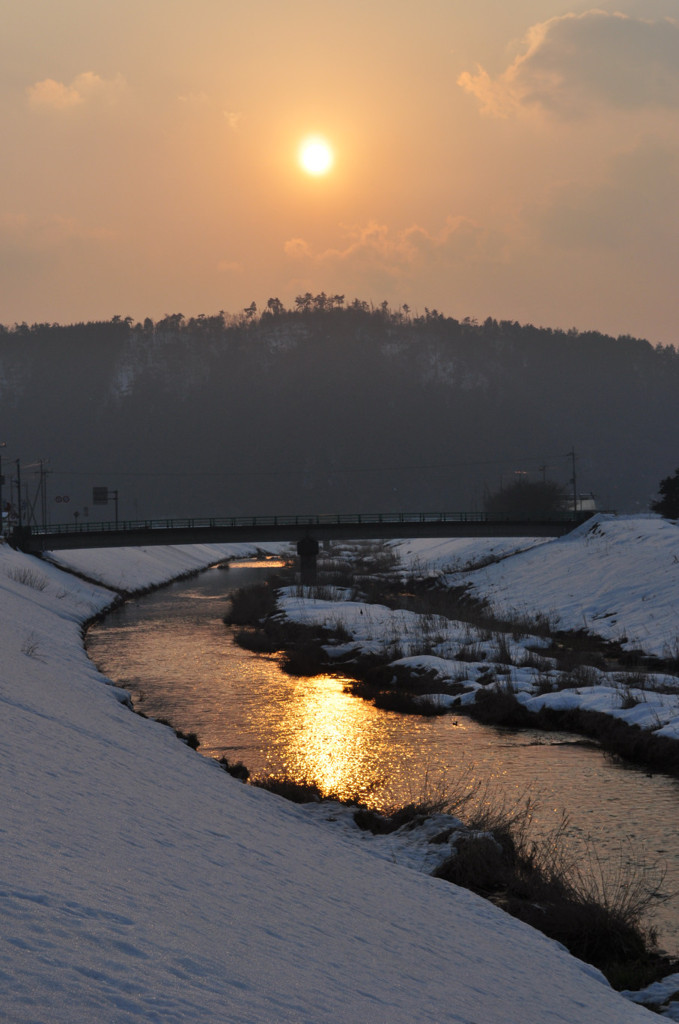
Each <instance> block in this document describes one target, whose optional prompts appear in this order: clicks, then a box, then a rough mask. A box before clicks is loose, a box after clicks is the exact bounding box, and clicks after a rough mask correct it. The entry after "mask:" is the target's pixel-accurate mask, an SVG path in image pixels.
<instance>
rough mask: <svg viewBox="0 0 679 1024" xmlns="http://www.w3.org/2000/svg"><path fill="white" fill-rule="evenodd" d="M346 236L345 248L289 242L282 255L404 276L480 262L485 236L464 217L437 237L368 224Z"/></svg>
mask: <svg viewBox="0 0 679 1024" xmlns="http://www.w3.org/2000/svg"><path fill="white" fill-rule="evenodd" d="M347 235H348V241H347V244H346V245H345V246H344V248H329V249H324V250H321V251H318V252H317V251H314V249H313V248H312V246H311V245H310V244H309V243H308V242H307V241H306V240H305V239H303V238H292V239H290V240H289V241H287V242H286V243H285V246H284V250H285V254H286V256H288V257H289V258H290V259H291V260H295V261H297V262H305V263H313V264H316V265H326V266H327V265H328V264H334V265H336V266H345V267H346V266H347V265H351V266H352V267H353V268H354V269H355V268H357V267H361V268H364V269H366V270H369V269H378V268H379V269H380V270H382V271H386V272H387V273H389V274H390V275H393V276H402V275H403V276H407V275H409V274H410V273H411V272H419V271H421V270H422V268H423V267H426V266H427V265H428V264H430V263H432V262H434V263H438V264H441V263H443V264H450V263H455V262H459V261H461V260H470V259H474V258H475V257H477V258H480V257H481V255H482V253H483V250H484V248H485V234H484V233H483V232H482V231H481V230H480V229H479V228H478V227H477V225H475V224H474V223H473V222H472V221H470V220H467V219H465V218H463V217H448V218H447V220H446V222H445V224H444V225H443V227H442V228H441V230H440V231H439V232H437V233H431V232H429V231H427V230H426V228H423V227H420V226H419V225H417V224H415V225H412V226H411V227H408V228H404V229H400V230H395V231H394V230H392V229H390V228H389V227H388V226H387V225H386V224H380V223H378V222H377V221H370V222H369V223H368V224H366V225H364V226H362V227H356V228H352V229H350V230H349V231H348V232H347Z"/></svg>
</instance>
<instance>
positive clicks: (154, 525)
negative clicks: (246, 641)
mask: <svg viewBox="0 0 679 1024" xmlns="http://www.w3.org/2000/svg"><path fill="white" fill-rule="evenodd" d="M589 515H590V513H587V514H582V513H573V512H563V513H559V514H557V515H554V516H550V517H549V518H548V520H547V519H537V518H535V519H534V520H532V521H533V522H536V523H538V522H546V521H549V522H564V523H566V522H569V523H572V522H580V521H582V520H583V519H586V518H588V517H589ZM510 521H511V520H510V519H509V518H507V517H502V516H488V515H486V514H485V513H484V512H412V513H409V512H374V513H370V512H358V513H345V514H340V515H334V514H326V515H294V516H214V517H201V518H173V519H124V520H119V521H118V522H114V521H108V522H88V521H87V522H82V521H81V520H78V521H77V522H75V523H56V524H54V525H50V526H45V527H43V526H33V527H31V530H30V532H31V534H32V535H33V536H43V535H49V536H55V535H56V536H58V535H63V534H74V533H78V534H81V533H82V534H87V533H109V532H110V533H114V532H115V533H133V532H138V531H148V530H200V529H206V530H208V529H229V528H230V529H237V528H239V527H241V528H249V527H255V528H257V527H261V528H266V527H269V526H274V527H289V526H294V527H313V526H360V525H367V526H374V525H379V524H381V523H385V524H401V523H402V524H403V525H404V526H409V525H415V524H418V523H502V522H510ZM523 521H524V522H530V521H531V520H530V519H525V520H523Z"/></svg>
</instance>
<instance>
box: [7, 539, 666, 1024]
mask: <svg viewBox="0 0 679 1024" xmlns="http://www.w3.org/2000/svg"><path fill="white" fill-rule="evenodd" d="M246 553H247V551H246V549H245V548H244V547H243V546H241V547H237V548H235V547H232V548H227V547H226V546H219V547H212V548H195V547H194V548H191V549H188V548H187V549H177V548H174V549H163V550H160V549H153V550H152V551H143V550H139V551H133V550H127V551H126V550H118V551H115V552H105V551H104V552H95V551H92V552H87V553H85V552H78V553H75V552H74V553H69V555H68V556H66V555H64V556H63V558H62V556H60V559H61V561H62V564H67V563H68V564H70V565H72V566H73V567H75V568H77V569H78V571H80V572H81V573H84V574H86V575H87V576H89V577H90V578H96V579H97V580H99V581H100V585H95V584H91V583H85V582H83V581H82V580H81V579H78V578H76V577H74V576H71V575H66V574H65V573H64V572H62V571H60V570H59V569H58V568H57V567H56V566H53V565H50V564H48V563H45V562H39V561H37V560H36V559H33V558H31V557H30V556H26V555H23V554H20V553H17V552H14V551H12V550H11V549H9V548H8V547H7V546H6V545H0V607H1V616H2V636H1V638H0V656H1V658H2V662H1V664H2V669H1V675H0V688H1V690H0V696H1V699H2V709H3V710H2V716H1V718H0V763H1V764H2V775H3V789H4V794H3V796H4V800H3V816H2V823H1V825H0V828H1V829H2V847H3V849H2V861H1V867H0V871H1V882H0V886H1V889H0V892H1V902H0V908H1V912H2V915H3V919H4V920H3V926H2V936H3V939H2V945H1V952H0V972H1V974H0V976H1V977H2V995H1V996H0V1009H1V1011H2V1018H3V1020H5V1021H7V1022H8V1024H10V1022H11V1024H28V1022H32V1024H37V1022H40V1024H62V1022H63V1024H66V1022H68V1024H91V1022H93V1021H97V1022H101V1024H114V1022H115V1024H119V1022H120V1024H123V1022H124V1024H127V1022H158V1024H160V1022H162V1024H175V1022H176V1024H184V1022H186V1024H188V1022H192V1024H195V1022H201V1024H203V1022H204V1024H208V1022H213V1021H214V1022H220V1024H224V1022H228V1024H260V1022H261V1024H264V1022H266V1024H273V1022H296V1024H302V1022H304V1024H321V1022H328V1024H330V1022H333V1024H344V1022H346V1024H357V1022H359V1021H361V1022H362V1021H365V1020H371V1021H373V1022H375V1024H380V1022H384V1024H399V1022H403V1024H412V1022H413V1021H418V1022H431V1024H443V1022H445V1021H451V1022H453V1021H454V1022H456V1024H513V1022H516V1024H519V1022H520V1024H532V1022H535V1024H538V1022H539V1024H551V1022H562V1024H592V1022H593V1021H596V1022H597V1024H606V1022H610V1024H628V1022H629V1024H633V1022H637V1021H638V1022H642V1021H650V1020H652V1019H653V1017H652V1016H651V1015H650V1014H649V1013H648V1012H647V1011H645V1010H643V1009H641V1008H640V1007H637V1006H635V1005H634V1004H633V1003H631V1002H629V1001H627V1000H625V999H624V998H623V997H621V996H619V995H618V994H616V993H615V992H613V991H612V990H611V989H610V988H609V987H608V985H607V984H606V983H605V981H604V980H603V979H602V978H601V976H600V975H599V974H598V972H596V971H595V970H593V969H591V968H589V967H587V966H586V965H584V964H582V963H580V962H578V961H576V960H574V959H573V958H572V957H570V956H569V955H568V954H567V953H566V952H564V951H563V950H562V949H561V948H560V947H558V946H557V945H556V944H555V943H553V942H551V941H550V940H548V939H546V938H544V937H543V936H542V935H540V934H539V933H537V932H535V931H533V930H532V929H530V928H528V927H526V926H524V925H522V924H520V923H519V922H517V921H515V920H513V919H512V918H510V917H508V916H507V915H505V914H503V913H502V912H501V911H499V910H497V909H496V908H494V907H493V906H491V905H490V904H489V903H487V902H485V901H483V900H482V899H480V898H477V897H475V896H473V895H472V894H470V893H468V892H465V891H463V890H460V889H458V888H456V887H455V886H451V885H449V884H447V883H445V882H442V881H439V880H436V879H433V878H431V877H429V876H427V875H424V874H421V873H419V872H417V871H413V870H410V869H408V868H406V867H402V866H399V865H398V864H394V863H389V862H385V861H384V860H383V859H382V858H380V857H375V856H372V855H371V854H370V852H369V850H368V849H366V848H359V846H357V845H356V844H355V843H354V842H352V841H351V840H350V839H349V838H348V837H346V836H344V835H338V834H335V833H333V832H331V831H330V830H329V828H328V825H327V824H326V823H324V822H322V821H320V820H318V819H316V818H314V817H313V816H309V815H307V814H305V813H304V811H303V810H302V809H300V808H298V807H296V806H294V805H291V804H289V803H287V802H285V801H283V800H280V799H278V798H276V797H274V796H272V795H270V794H268V793H265V792H263V791H260V790H256V789H253V788H250V787H246V786H243V785H242V784H241V783H239V782H237V781H236V780H234V779H231V778H230V777H229V776H228V775H227V774H225V773H224V772H222V771H221V770H220V769H219V768H218V767H217V765H216V764H215V763H213V762H210V761H208V760H206V759H204V758H201V757H200V756H199V755H197V754H195V753H194V752H193V751H191V750H189V748H188V747H186V746H185V745H184V744H182V743H181V742H180V741H178V740H177V739H176V737H175V736H174V734H173V733H172V732H171V730H169V729H167V728H166V727H163V726H161V725H158V724H157V723H154V722H152V721H150V720H146V719H142V718H140V717H139V716H136V715H134V714H132V713H131V712H130V711H129V709H128V708H127V707H126V706H125V705H124V703H123V702H122V700H123V698H124V696H125V695H124V693H123V692H122V691H120V690H117V689H115V688H114V687H112V686H109V685H106V680H104V679H103V678H102V677H101V676H100V675H99V674H98V673H97V671H96V670H95V668H94V666H93V665H92V664H91V663H90V662H89V661H88V659H87V657H86V655H85V653H84V650H83V647H82V642H81V635H80V633H81V625H82V623H83V622H84V621H85V620H87V619H88V618H89V617H91V616H92V615H94V614H96V613H97V612H99V611H100V610H101V609H103V608H104V607H106V606H107V605H108V604H109V603H110V602H111V600H112V598H113V596H114V595H113V594H112V592H111V590H108V589H106V587H107V585H108V586H114V587H124V588H125V589H132V588H134V587H141V586H145V585H149V584H152V583H154V584H155V583H159V582H161V581H162V580H163V579H169V578H170V577H172V576H175V575H177V574H178V573H180V572H183V571H189V570H191V569H192V568H197V567H198V566H199V565H200V564H203V565H207V564H209V563H210V562H213V561H215V560H217V559H218V558H223V557H227V556H228V555H229V554H234V555H235V554H246Z"/></svg>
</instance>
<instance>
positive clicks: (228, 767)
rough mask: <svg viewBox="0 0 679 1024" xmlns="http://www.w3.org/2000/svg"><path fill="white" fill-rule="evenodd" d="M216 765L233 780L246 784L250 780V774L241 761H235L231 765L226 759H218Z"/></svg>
mask: <svg viewBox="0 0 679 1024" xmlns="http://www.w3.org/2000/svg"><path fill="white" fill-rule="evenodd" d="M217 764H218V765H220V767H222V768H223V769H224V771H225V772H228V774H229V775H232V776H233V778H234V779H241V780H242V781H243V782H247V780H248V779H249V778H250V772H249V770H248V769H247V768H246V767H245V765H244V764H243V762H242V761H235V762H233V763H231V762H230V761H229V759H228V758H227V757H220V758H219V760H218V761H217Z"/></svg>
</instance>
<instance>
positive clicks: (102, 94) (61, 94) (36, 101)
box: [26, 71, 125, 111]
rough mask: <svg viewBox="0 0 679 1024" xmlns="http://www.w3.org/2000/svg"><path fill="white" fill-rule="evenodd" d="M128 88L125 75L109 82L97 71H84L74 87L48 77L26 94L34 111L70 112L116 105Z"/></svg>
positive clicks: (77, 77) (72, 84)
mask: <svg viewBox="0 0 679 1024" xmlns="http://www.w3.org/2000/svg"><path fill="white" fill-rule="evenodd" d="M124 88H125V79H124V78H123V77H122V75H117V76H116V77H115V78H112V79H105V78H101V77H100V76H99V75H96V74H94V72H93V71H84V72H83V73H82V74H80V75H76V76H75V78H74V79H73V81H72V82H71V83H70V85H66V84H65V83H64V82H57V81H56V80H55V79H54V78H44V79H42V81H40V82H36V83H35V84H34V85H30V86H29V87H28V88H27V90H26V92H27V95H28V103H29V106H31V107H32V108H33V109H34V110H53V111H67V110H74V109H77V108H79V107H84V106H86V105H87V104H90V103H101V102H104V103H109V104H110V103H114V102H115V101H116V100H117V98H118V96H119V95H120V94H121V92H122V91H123V90H124Z"/></svg>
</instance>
